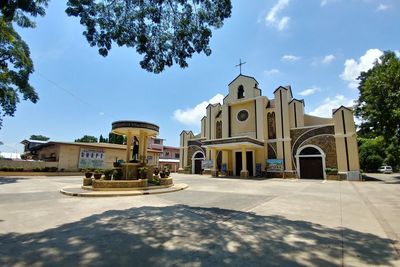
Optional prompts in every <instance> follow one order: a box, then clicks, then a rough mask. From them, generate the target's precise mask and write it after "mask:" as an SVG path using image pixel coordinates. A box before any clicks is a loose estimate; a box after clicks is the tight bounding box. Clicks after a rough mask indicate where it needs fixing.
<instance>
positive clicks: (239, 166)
mask: <svg viewBox="0 0 400 267" xmlns="http://www.w3.org/2000/svg"><path fill="white" fill-rule="evenodd" d="M235 158H236V160H235V163H236V176H240V171H241V170H242V167H243V166H242V152H235ZM246 159H247V160H246V165H247V170H248V171H249V176H253V175H254V174H253V173H254V170H253V152H251V151H246Z"/></svg>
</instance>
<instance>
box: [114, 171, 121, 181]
mask: <svg viewBox="0 0 400 267" xmlns="http://www.w3.org/2000/svg"><path fill="white" fill-rule="evenodd" d="M122 176H123V173H122V170H121V169H116V170H113V180H121V179H122Z"/></svg>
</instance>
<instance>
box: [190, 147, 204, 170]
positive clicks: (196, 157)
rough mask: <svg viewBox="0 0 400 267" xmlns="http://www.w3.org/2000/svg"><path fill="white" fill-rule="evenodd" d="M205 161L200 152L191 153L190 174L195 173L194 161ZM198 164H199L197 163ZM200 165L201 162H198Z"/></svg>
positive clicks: (202, 153)
mask: <svg viewBox="0 0 400 267" xmlns="http://www.w3.org/2000/svg"><path fill="white" fill-rule="evenodd" d="M205 159H206V156H205V154H204V152H203V151H202V150H198V151H196V152H194V153H193V156H192V174H195V173H196V163H197V162H196V161H203V160H205ZM197 164H199V163H197ZM200 164H201V162H200Z"/></svg>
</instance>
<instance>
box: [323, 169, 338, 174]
mask: <svg viewBox="0 0 400 267" xmlns="http://www.w3.org/2000/svg"><path fill="white" fill-rule="evenodd" d="M325 173H326V174H328V175H337V174H338V170H337V169H336V168H326V169H325Z"/></svg>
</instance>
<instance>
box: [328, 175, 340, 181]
mask: <svg viewBox="0 0 400 267" xmlns="http://www.w3.org/2000/svg"><path fill="white" fill-rule="evenodd" d="M326 180H340V177H339V175H338V174H327V175H326Z"/></svg>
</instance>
